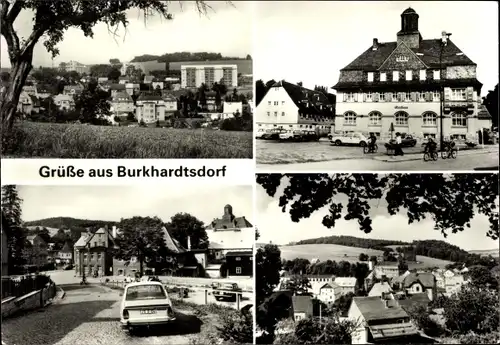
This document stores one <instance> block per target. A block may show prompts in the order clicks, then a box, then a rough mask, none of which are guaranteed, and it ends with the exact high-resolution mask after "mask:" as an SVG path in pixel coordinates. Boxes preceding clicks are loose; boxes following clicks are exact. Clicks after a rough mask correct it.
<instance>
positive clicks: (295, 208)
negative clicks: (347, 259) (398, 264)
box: [257, 174, 499, 240]
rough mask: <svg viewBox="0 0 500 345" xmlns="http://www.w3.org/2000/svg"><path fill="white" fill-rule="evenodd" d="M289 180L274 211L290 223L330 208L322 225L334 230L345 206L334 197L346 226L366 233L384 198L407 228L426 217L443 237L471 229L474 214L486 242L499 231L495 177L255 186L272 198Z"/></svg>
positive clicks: (268, 181) (272, 181)
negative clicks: (480, 218)
mask: <svg viewBox="0 0 500 345" xmlns="http://www.w3.org/2000/svg"><path fill="white" fill-rule="evenodd" d="M283 180H285V181H286V180H288V184H287V185H286V187H285V188H284V192H283V195H281V196H280V198H279V206H280V207H281V208H282V211H283V212H287V208H288V206H289V214H290V218H291V220H292V221H294V222H299V221H300V220H301V219H304V218H308V217H310V216H311V214H312V213H313V212H315V211H317V210H319V209H321V208H322V207H325V206H328V207H329V214H328V215H326V216H325V217H324V218H323V225H324V226H326V227H328V228H333V227H334V226H335V223H336V221H337V220H338V219H340V218H342V211H344V205H343V204H342V203H341V202H338V201H337V200H338V196H339V195H340V194H344V195H346V196H347V203H346V205H345V206H347V207H346V210H345V211H346V215H345V216H344V219H345V220H354V219H355V220H357V222H358V224H359V226H360V229H361V230H362V231H364V232H365V233H370V232H371V231H372V219H371V216H370V213H369V211H370V201H372V200H380V199H382V198H385V200H386V201H387V211H388V212H389V214H390V215H395V214H397V213H399V212H401V210H402V209H404V210H405V211H406V215H407V217H408V223H409V224H411V223H413V222H418V221H421V220H423V219H425V218H426V217H428V216H430V217H431V218H432V220H433V221H434V223H435V229H436V230H439V231H441V233H442V234H443V236H445V237H446V236H447V235H448V233H449V232H450V231H451V233H457V232H459V231H463V230H464V229H465V228H469V227H470V222H471V220H472V218H473V217H474V215H475V214H476V212H477V213H479V214H484V215H486V216H487V217H488V218H489V222H490V229H489V230H488V231H487V234H486V235H487V236H489V237H491V238H492V239H494V240H496V239H498V236H499V230H498V206H497V202H498V177H497V176H496V175H494V174H453V175H445V174H387V175H380V174H333V175H328V174H259V175H257V183H258V184H260V185H261V186H262V187H263V188H264V189H265V190H266V192H267V194H268V195H270V196H274V195H275V194H276V192H277V190H278V188H279V186H280V184H281V183H282V181H283Z"/></svg>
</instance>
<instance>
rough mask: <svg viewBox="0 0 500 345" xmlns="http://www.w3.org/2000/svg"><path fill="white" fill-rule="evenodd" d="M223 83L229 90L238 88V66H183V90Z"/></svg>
mask: <svg viewBox="0 0 500 345" xmlns="http://www.w3.org/2000/svg"><path fill="white" fill-rule="evenodd" d="M221 80H222V81H223V83H224V85H225V86H227V87H228V88H230V87H237V86H238V66H237V65H181V88H183V89H185V88H198V87H200V86H201V84H205V85H206V86H207V87H209V88H210V87H212V85H213V84H214V83H220V81H221Z"/></svg>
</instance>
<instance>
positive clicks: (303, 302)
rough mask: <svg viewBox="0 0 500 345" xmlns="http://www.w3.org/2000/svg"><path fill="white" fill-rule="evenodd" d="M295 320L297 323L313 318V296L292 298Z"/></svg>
mask: <svg viewBox="0 0 500 345" xmlns="http://www.w3.org/2000/svg"><path fill="white" fill-rule="evenodd" d="M292 307H293V319H294V320H295V321H296V322H297V321H300V320H304V319H308V318H311V317H312V316H313V304H312V299H311V296H292Z"/></svg>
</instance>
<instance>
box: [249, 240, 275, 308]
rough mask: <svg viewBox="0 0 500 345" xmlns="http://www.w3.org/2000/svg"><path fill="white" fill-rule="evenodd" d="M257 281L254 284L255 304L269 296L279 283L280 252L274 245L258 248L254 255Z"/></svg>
mask: <svg viewBox="0 0 500 345" xmlns="http://www.w3.org/2000/svg"><path fill="white" fill-rule="evenodd" d="M255 262H256V268H255V270H256V272H257V275H256V276H257V279H256V283H255V285H256V286H255V289H256V296H257V300H258V301H257V304H260V301H261V300H263V299H264V298H266V297H267V296H269V295H270V294H271V293H272V291H273V289H274V288H275V287H276V286H277V285H278V283H279V281H280V276H279V272H280V270H281V251H280V250H279V248H278V246H276V245H274V244H267V245H266V246H265V247H264V248H259V249H258V250H257V253H256V255H255Z"/></svg>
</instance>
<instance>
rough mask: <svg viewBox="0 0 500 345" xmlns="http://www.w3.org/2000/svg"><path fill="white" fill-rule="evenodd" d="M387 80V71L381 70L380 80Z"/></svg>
mask: <svg viewBox="0 0 500 345" xmlns="http://www.w3.org/2000/svg"><path fill="white" fill-rule="evenodd" d="M386 80H387V75H386V74H385V72H381V73H380V81H386Z"/></svg>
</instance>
